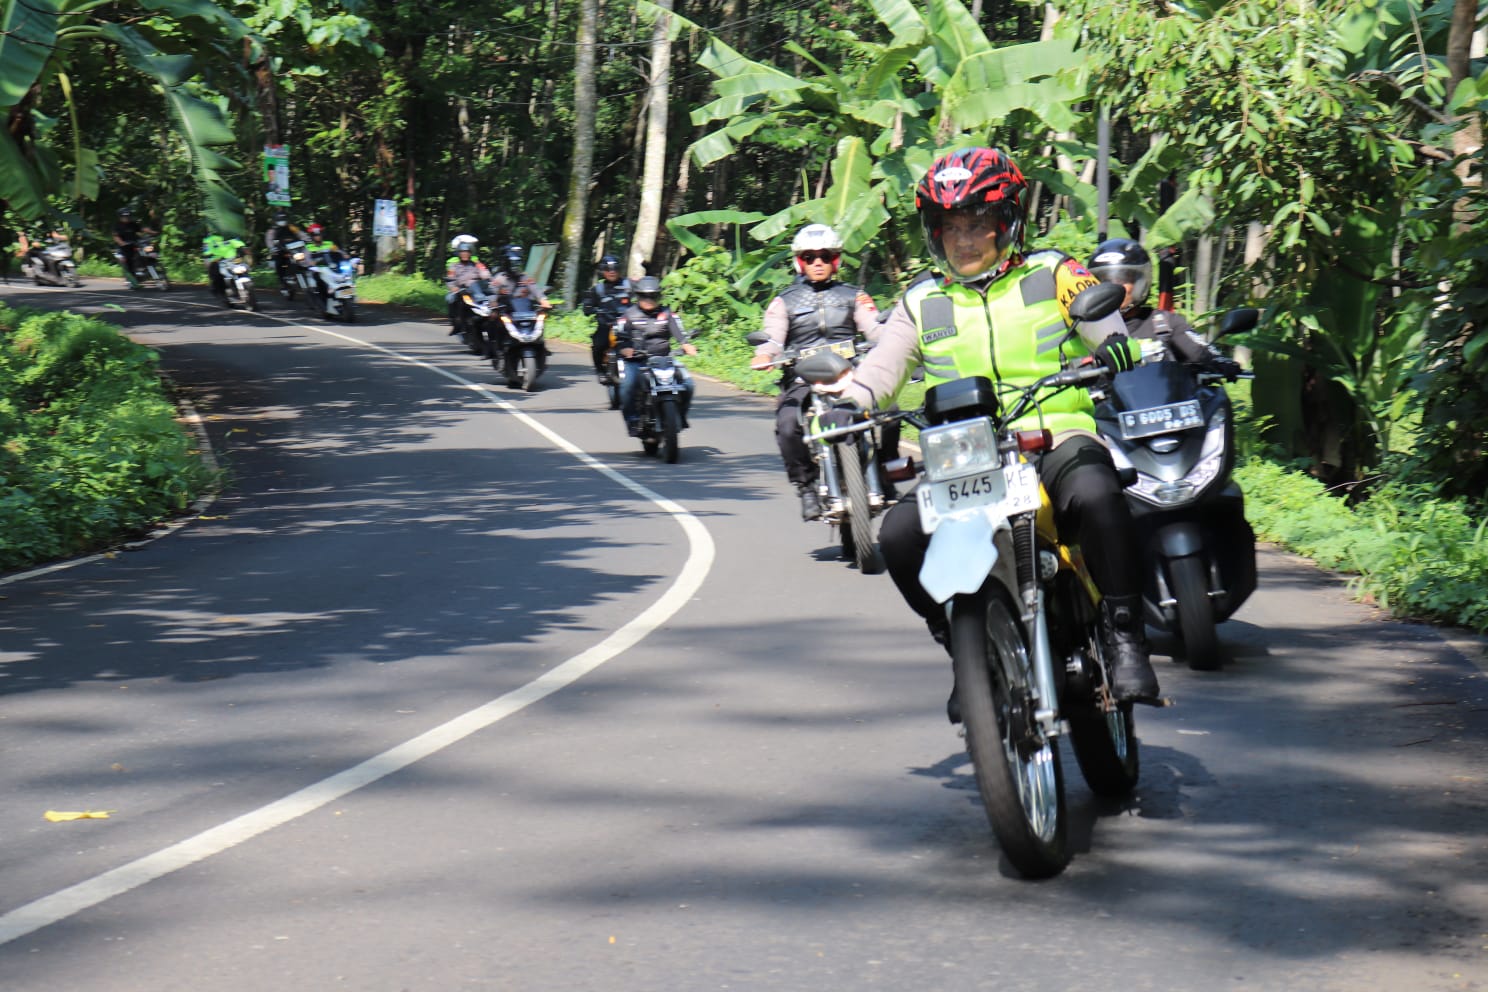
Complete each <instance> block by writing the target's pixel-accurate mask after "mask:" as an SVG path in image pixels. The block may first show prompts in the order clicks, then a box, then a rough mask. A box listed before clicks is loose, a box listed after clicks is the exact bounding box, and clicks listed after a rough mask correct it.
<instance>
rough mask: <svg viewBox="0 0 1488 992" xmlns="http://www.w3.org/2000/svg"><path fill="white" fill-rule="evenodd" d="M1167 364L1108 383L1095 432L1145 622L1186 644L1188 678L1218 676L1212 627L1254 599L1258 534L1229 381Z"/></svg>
mask: <svg viewBox="0 0 1488 992" xmlns="http://www.w3.org/2000/svg"><path fill="white" fill-rule="evenodd" d="M1256 319H1257V312H1256V311H1255V310H1250V309H1246V310H1234V311H1231V312H1230V313H1229V314H1228V315H1226V317H1225V318H1224V321H1223V322H1222V324H1221V325H1220V329H1219V334H1218V336H1223V335H1225V334H1233V333H1237V332H1241V331H1248V330H1250V329H1251V328H1252V327H1254V326H1255V323H1256ZM1144 344H1146V342H1144ZM1152 344H1153V345H1154V346H1155V347H1156V348H1158V349H1159V350H1161V346H1160V345H1155V343H1152ZM1161 357H1163V356H1162V355H1160V354H1159V355H1154V356H1153V357H1152V359H1149V360H1148V361H1146V362H1144V363H1143V364H1141V365H1138V366H1137V367H1136V368H1134V369H1131V370H1130V371H1127V372H1122V373H1120V374H1118V375H1116V376H1114V377H1113V378H1112V380H1111V383H1110V386H1109V388H1108V389H1107V390H1106V391H1105V396H1104V398H1103V399H1102V400H1101V401H1100V402H1098V403H1097V405H1096V411H1095V415H1096V424H1097V427H1098V430H1099V432H1100V436H1101V439H1102V440H1103V441H1105V443H1106V446H1107V447H1108V448H1109V449H1110V451H1111V457H1112V459H1113V460H1114V461H1115V463H1116V469H1117V471H1118V473H1120V474H1121V475H1122V476H1123V481H1124V482H1126V483H1127V488H1126V498H1127V502H1128V504H1130V506H1131V510H1132V516H1133V518H1134V519H1135V522H1136V527H1137V540H1138V543H1139V545H1140V547H1141V548H1142V563H1143V572H1144V576H1145V578H1144V581H1143V592H1142V603H1143V607H1144V612H1145V614H1146V619H1147V622H1148V623H1149V624H1151V625H1152V626H1154V627H1157V628H1158V629H1160V630H1164V631H1168V632H1170V633H1176V634H1177V635H1178V636H1179V637H1180V638H1181V639H1182V642H1183V652H1184V657H1185V658H1186V659H1187V661H1188V665H1189V667H1190V668H1193V669H1196V670H1213V669H1217V668H1219V667H1220V665H1221V664H1222V662H1223V658H1222V655H1221V652H1220V646H1219V637H1218V634H1217V632H1216V630H1215V625H1216V624H1218V623H1221V622H1223V621H1225V620H1227V619H1229V618H1230V617H1231V616H1233V615H1234V613H1235V611H1236V610H1238V609H1239V608H1240V606H1241V604H1243V603H1244V602H1245V600H1246V599H1247V598H1249V596H1250V594H1251V593H1252V592H1254V591H1255V586H1256V563H1255V533H1254V531H1252V530H1251V528H1250V524H1249V523H1248V522H1247V521H1246V519H1245V497H1244V494H1243V493H1241V491H1240V487H1239V486H1238V485H1236V484H1235V482H1234V481H1233V480H1232V479H1231V478H1230V472H1231V470H1232V469H1233V468H1234V463H1235V424H1234V415H1233V411H1232V410H1231V408H1230V398H1229V396H1228V395H1227V394H1226V393H1225V390H1224V387H1223V385H1221V383H1223V381H1224V380H1225V376H1223V375H1221V374H1218V373H1212V372H1205V371H1203V370H1202V369H1201V368H1199V367H1197V366H1191V365H1187V364H1184V363H1182V362H1179V361H1173V360H1157V359H1159V358H1161ZM1247 377H1248V375H1247Z"/></svg>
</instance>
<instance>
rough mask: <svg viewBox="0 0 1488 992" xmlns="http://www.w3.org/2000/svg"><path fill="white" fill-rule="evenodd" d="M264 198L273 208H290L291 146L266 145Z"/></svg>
mask: <svg viewBox="0 0 1488 992" xmlns="http://www.w3.org/2000/svg"><path fill="white" fill-rule="evenodd" d="M263 163H264V197H265V199H267V200H268V201H269V205H270V206H273V207H287V206H289V146H288V145H264V150H263Z"/></svg>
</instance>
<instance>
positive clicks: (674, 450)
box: [657, 402, 682, 465]
mask: <svg viewBox="0 0 1488 992" xmlns="http://www.w3.org/2000/svg"><path fill="white" fill-rule="evenodd" d="M657 419H658V420H660V421H661V457H662V458H663V459H664V460H665V461H666V463H667V464H668V465H675V464H676V462H677V456H678V455H679V454H681V451H680V449H679V448H678V447H677V432H678V431H680V430H681V429H682V414H681V413H680V412H679V411H678V410H677V404H676V403H675V402H672V403H662V404H661V416H660V417H658V418H657Z"/></svg>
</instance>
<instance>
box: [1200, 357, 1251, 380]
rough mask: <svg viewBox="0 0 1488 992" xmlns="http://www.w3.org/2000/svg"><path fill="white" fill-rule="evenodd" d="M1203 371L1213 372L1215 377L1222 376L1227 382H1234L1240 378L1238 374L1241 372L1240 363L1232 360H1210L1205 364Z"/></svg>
mask: <svg viewBox="0 0 1488 992" xmlns="http://www.w3.org/2000/svg"><path fill="white" fill-rule="evenodd" d="M1204 371H1205V372H1213V373H1214V374H1215V375H1222V376H1224V377H1225V378H1226V379H1228V380H1229V381H1231V382H1234V381H1235V380H1236V379H1238V378H1239V377H1240V373H1241V371H1243V370H1242V369H1241V367H1240V363H1239V362H1237V361H1235V360H1234V359H1233V358H1211V359H1209V361H1208V362H1207V363H1205V366H1204Z"/></svg>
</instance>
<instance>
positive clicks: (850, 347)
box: [797, 341, 858, 359]
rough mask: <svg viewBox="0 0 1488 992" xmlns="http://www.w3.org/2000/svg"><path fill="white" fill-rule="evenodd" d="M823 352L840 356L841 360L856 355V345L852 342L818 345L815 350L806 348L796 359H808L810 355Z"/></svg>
mask: <svg viewBox="0 0 1488 992" xmlns="http://www.w3.org/2000/svg"><path fill="white" fill-rule="evenodd" d="M823 351H830V352H832V353H833V354H836V355H840V356H842V357H843V358H852V357H853V356H854V355H856V354H857V353H858V349H857V345H855V344H854V343H853V342H852V341H836V342H833V343H832V344H819V345H817V346H816V347H815V348H807V349H805V350H804V351H802V352H801V353H800V354H799V355H798V356H797V357H798V359H799V358H810V357H811V356H812V355H817V354H820V353H821V352H823Z"/></svg>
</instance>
